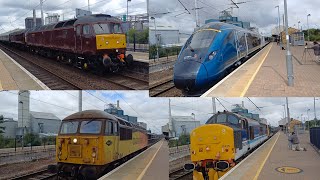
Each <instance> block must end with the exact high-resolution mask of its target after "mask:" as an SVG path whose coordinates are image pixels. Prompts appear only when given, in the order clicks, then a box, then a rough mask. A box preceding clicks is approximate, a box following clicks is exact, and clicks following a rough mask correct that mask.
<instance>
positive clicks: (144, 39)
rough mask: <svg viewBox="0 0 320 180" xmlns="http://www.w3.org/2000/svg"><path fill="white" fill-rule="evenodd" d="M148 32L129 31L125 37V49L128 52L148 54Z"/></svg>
mask: <svg viewBox="0 0 320 180" xmlns="http://www.w3.org/2000/svg"><path fill="white" fill-rule="evenodd" d="M148 39H149V30H147V29H146V30H143V31H136V30H134V29H131V30H129V32H128V37H127V49H128V50H129V51H134V52H136V51H139V52H148V51H149V40H148Z"/></svg>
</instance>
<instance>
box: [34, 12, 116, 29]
mask: <svg viewBox="0 0 320 180" xmlns="http://www.w3.org/2000/svg"><path fill="white" fill-rule="evenodd" d="M101 21H112V22H118V23H121V20H120V19H118V18H116V17H113V16H111V15H107V14H93V15H90V16H83V17H79V18H74V19H69V20H65V21H59V22H57V23H52V24H47V25H44V26H40V27H35V28H33V29H31V30H30V31H29V32H37V31H45V30H53V29H58V28H65V27H73V26H76V25H78V24H85V23H92V22H101Z"/></svg>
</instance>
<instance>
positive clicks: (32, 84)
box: [0, 50, 49, 90]
mask: <svg viewBox="0 0 320 180" xmlns="http://www.w3.org/2000/svg"><path fill="white" fill-rule="evenodd" d="M40 84H41V82H40V81H39V80H38V79H37V78H35V77H34V76H33V75H31V74H30V73H29V72H28V71H26V70H25V69H24V68H23V67H21V66H20V65H18V64H17V63H14V60H12V59H10V58H9V57H8V56H7V55H6V54H5V53H4V52H3V51H2V50H0V90H26V89H27V90H43V89H47V90H48V89H49V88H47V87H46V86H45V85H43V84H41V85H40Z"/></svg>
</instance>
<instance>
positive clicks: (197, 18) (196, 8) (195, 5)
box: [194, 0, 200, 28]
mask: <svg viewBox="0 0 320 180" xmlns="http://www.w3.org/2000/svg"><path fill="white" fill-rule="evenodd" d="M194 10H195V11H196V13H195V14H196V27H197V28H198V27H200V23H199V12H198V0H194Z"/></svg>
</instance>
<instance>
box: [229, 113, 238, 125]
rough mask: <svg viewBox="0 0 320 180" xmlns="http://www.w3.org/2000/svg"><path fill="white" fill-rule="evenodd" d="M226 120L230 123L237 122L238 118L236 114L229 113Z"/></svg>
mask: <svg viewBox="0 0 320 180" xmlns="http://www.w3.org/2000/svg"><path fill="white" fill-rule="evenodd" d="M228 121H229V123H231V124H238V123H239V121H238V118H237V117H236V116H234V115H229V116H228Z"/></svg>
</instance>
